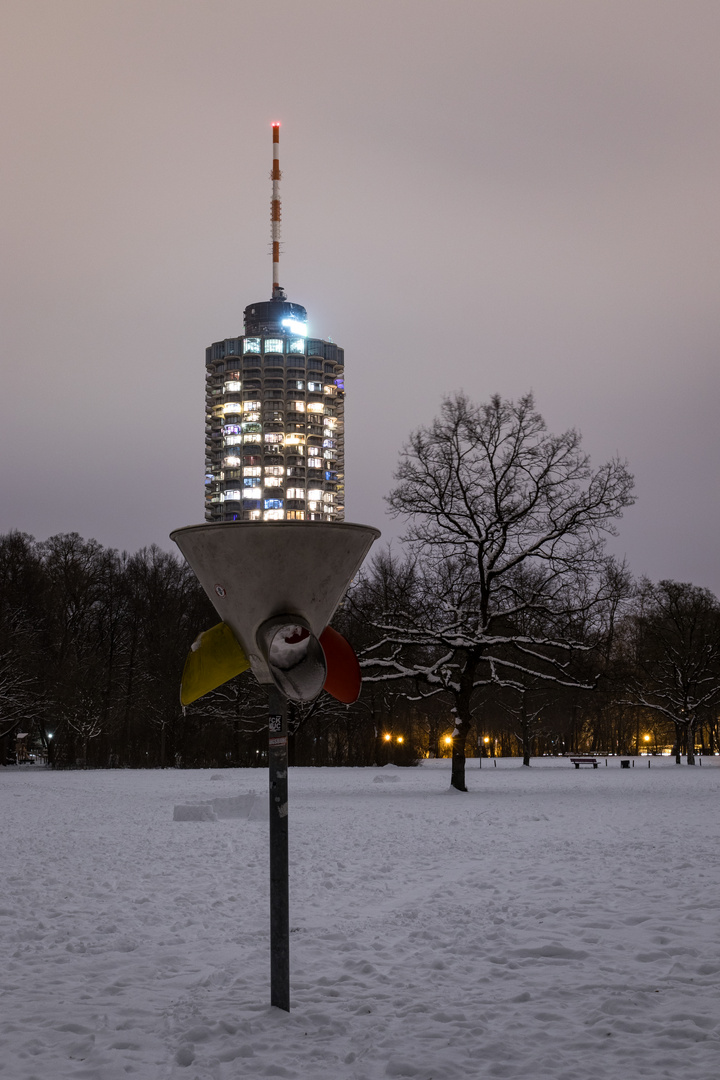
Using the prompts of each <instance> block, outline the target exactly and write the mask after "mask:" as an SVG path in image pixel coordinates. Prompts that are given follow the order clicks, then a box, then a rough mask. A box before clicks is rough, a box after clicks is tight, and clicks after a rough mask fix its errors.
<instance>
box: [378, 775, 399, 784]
mask: <svg viewBox="0 0 720 1080" xmlns="http://www.w3.org/2000/svg"><path fill="white" fill-rule="evenodd" d="M399 779H400V778H399V777H398V776H373V784H397V782H398V780H399Z"/></svg>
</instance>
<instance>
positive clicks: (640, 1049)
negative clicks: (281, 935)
mask: <svg viewBox="0 0 720 1080" xmlns="http://www.w3.org/2000/svg"><path fill="white" fill-rule="evenodd" d="M718 760H720V759H712V760H708V759H705V762H704V764H703V766H702V767H701V768H698V767H696V768H694V769H693V768H687V767H686V766H683V767H678V766H675V764H674V763H673V761H672V759H662V760H661V759H652V767H651V768H650V769H648V767H647V761H638V762H636V766H635V767H634V768H631V769H628V770H625V769H621V768H620V765H619V761H618V760H617V759H611V761H610V763H609V765H608V766H607V767H605V766H601V767H600V768H598V769H597V770H593V769H581V770H579V771H576V770H575V769H574V768H572V767H571V765H570V764H569V763H568V762H566V761H551V760H541V761H537V762H535V763H534V767H533V768H532V769H523V768H522V767H521V766H520V764H519V762H517V761H501V762H499V763H498V767H497V768H488V767H487V766H488V764H489V763H488V762H487V761H486V762H485V765H484V767H483V768H482V770H478V768H477V761H474V762H472V764H471V768H469V770H468V786H469V787H470V788H471V791H470V792H469V794H467V795H461V794H459V793H457V792H454V791H451V790H450V789H449V778H450V772H449V763H448V762H445V761H438V762H432V763H426V764H425V765H423V766H421V767H419V768H415V769H395V768H393V767H387V768H385V769H293V770H291V771H290V844H291V856H290V857H291V883H290V902H291V927H292V935H291V948H292V951H291V986H292V1011H291V1012H290V1014H286V1013H283V1012H281V1011H279V1010H276V1009H272V1008H270V1006H269V1005H268V1000H269V943H268V837H267V823H266V820H263V818H264V817H265V814H264V798H265V788H266V784H267V774H266V772H264V771H260V770H257V771H252V770H232V771H223V772H211V771H209V770H203V771H187V772H185V771H148V772H130V771H117V772H60V773H53V772H50V771H47V770H44V769H41V768H33V767H25V768H6V769H0V811H1V819H0V820H1V821H2V830H1V832H0V867H1V871H0V873H1V887H0V950H1V952H0V1080H65V1078H73V1080H75V1078H84V1080H87V1078H91V1080H120V1078H127V1077H133V1076H134V1077H137V1078H138V1080H166V1078H168V1080H169V1078H172V1080H176V1078H177V1080H231V1078H232V1080H241V1078H250V1080H254V1078H256V1077H258V1078H259V1077H298V1078H302V1080H346V1078H347V1080H376V1078H377V1080H380V1078H385V1077H412V1078H415V1080H453V1078H455V1077H463V1078H474V1077H510V1078H518V1080H519V1078H523V1080H535V1078H541V1077H552V1078H553V1080H582V1078H588V1080H589V1078H592V1080H604V1078H617V1080H635V1078H637V1077H651V1078H653V1080H658V1078H662V1077H672V1078H674V1080H716V1078H717V1077H718V1075H720V918H719V908H720V892H719V886H720V851H719V848H718V803H719V799H720V768H719V767H718V764H717V763H718ZM252 790H255V791H256V792H258V793H261V794H262V796H263V799H262V802H258V803H256V804H255V805H254V809H253V808H249V807H248V805H247V804H244V805H241V804H240V803H236V804H234V812H235V813H237V814H242V816H235V817H229V816H224V815H227V814H228V813H231V812H233V804H232V803H228V802H225V803H222V802H218V803H216V804H215V807H216V810H218V815H217V820H210V821H174V820H173V810H174V807H175V806H177V805H179V804H199V803H203V802H208V803H209V802H211V801H213V800H218V799H225V800H228V799H233V798H235V797H237V796H239V795H246V794H247V793H248V792H250V791H252ZM250 801H251V800H247V803H249V802H250ZM238 807H239V809H238ZM258 811H259V812H258Z"/></svg>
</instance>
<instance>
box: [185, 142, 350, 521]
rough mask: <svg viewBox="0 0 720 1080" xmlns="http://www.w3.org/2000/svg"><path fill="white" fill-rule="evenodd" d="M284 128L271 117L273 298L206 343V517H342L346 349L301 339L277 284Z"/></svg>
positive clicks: (297, 314)
mask: <svg viewBox="0 0 720 1080" xmlns="http://www.w3.org/2000/svg"><path fill="white" fill-rule="evenodd" d="M279 131H280V125H279V124H273V170H272V173H271V177H272V185H273V194H272V204H271V214H270V218H271V229H272V233H271V235H272V260H273V287H272V299H270V300H267V301H260V302H258V303H255V304H249V305H248V306H247V307H246V308H245V326H244V334H242V335H240V336H238V337H233V338H226V339H225V340H223V341H216V342H215V343H214V344H213V345H211V346H210V347H209V348H208V349H206V356H205V368H206V395H205V401H206V410H205V519H206V520H207V521H343V520H344V517H345V462H344V450H345V447H344V397H345V383H344V353H343V350H342V349H340V348H338V346H337V345H336V344H335V343H334V342H331V341H322V340H320V339H318V338H309V337H308V336H307V312H306V311H305V308H304V307H302V306H301V305H300V304H292V303H290V302H288V301H287V300H286V299H285V293H284V291H283V289H282V287H281V286H280V284H279V273H278V266H279V257H280V239H279V237H280V193H279V183H280V162H279V152H278V151H279Z"/></svg>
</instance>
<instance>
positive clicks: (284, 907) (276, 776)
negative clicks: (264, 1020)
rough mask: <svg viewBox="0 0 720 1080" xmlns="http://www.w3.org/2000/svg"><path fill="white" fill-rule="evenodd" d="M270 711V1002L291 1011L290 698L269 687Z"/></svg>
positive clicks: (273, 687) (275, 688)
mask: <svg viewBox="0 0 720 1080" xmlns="http://www.w3.org/2000/svg"><path fill="white" fill-rule="evenodd" d="M268 705H269V710H270V723H269V738H268V764H269V773H270V1004H271V1005H275V1006H276V1007H277V1008H278V1009H284V1010H285V1012H290V906H289V889H288V728H287V699H286V698H285V696H284V695H283V694H282V693H281V692H280V691H279V690H278V689H277V687H275V686H269V687H268Z"/></svg>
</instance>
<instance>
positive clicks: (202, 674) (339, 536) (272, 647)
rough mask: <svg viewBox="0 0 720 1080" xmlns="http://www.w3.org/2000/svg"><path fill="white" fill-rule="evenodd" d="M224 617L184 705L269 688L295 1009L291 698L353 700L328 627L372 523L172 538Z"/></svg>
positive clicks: (278, 873) (277, 893)
mask: <svg viewBox="0 0 720 1080" xmlns="http://www.w3.org/2000/svg"><path fill="white" fill-rule="evenodd" d="M170 535H171V538H172V539H173V540H174V541H175V543H176V544H177V545H178V547H179V548H180V550H181V552H182V553H183V555H184V556H185V558H186V559H187V561H188V563H189V564H190V566H191V567H192V569H193V570H194V571H195V574H196V575H197V578H198V580H199V582H200V584H201V585H202V587H203V589H204V590H205V592H206V593H207V595H208V597H209V598H210V600H211V602H212V604H213V606H214V608H215V610H216V611H217V613H218V615H219V616H220V618H221V619H222V622H221V623H220V624H219V626H216V627H213V628H212V629H211V630H208V631H206V632H205V633H204V634H201V635H200V637H199V638H198V639H197V641H196V642H194V644H193V648H192V649H191V652H190V655H189V657H188V661H187V663H186V665H185V671H184V672H183V686H182V689H181V700H182V701H183V703H186V702H191V701H193V700H195V699H196V698H198V697H200V696H201V695H202V694H204V693H207V692H208V691H210V690H212V689H214V688H215V687H217V686H220V685H221V684H222V683H223V682H225V681H226V680H227V679H229V678H232V677H233V676H235V675H237V674H239V673H240V672H242V671H243V670H245V669H246V668H247V667H248V666H250V667H251V668H252V670H253V673H254V675H255V677H256V678H257V680H258V682H260V683H264V684H266V685H268V688H269V713H270V715H269V722H268V732H269V737H268V764H269V781H270V1000H271V1004H273V1005H276V1006H277V1007H278V1008H280V1009H285V1010H286V1011H287V1010H289V1008H290V962H289V956H290V922H289V902H288V779H287V777H288V768H287V765H288V727H287V699H288V698H290V699H291V700H293V701H312V700H313V699H314V698H316V697H317V695H318V694H319V693H320V691H321V690H322V689H323V687H324V688H325V689H326V690H327V691H328V693H330V694H332V695H333V696H334V697H336V698H337V699H338V700H339V701H342V702H346V703H351V702H353V701H354V700H355V699H356V697H357V695H358V693H359V690H360V669H359V666H358V662H357V658H356V657H355V654H354V652H353V650H352V648H351V646H350V644H349V643H348V642H347V641H346V640H345V639H344V638H343V637H342V635H341V634H339V633H338V632H337V631H336V630H334V629H333V628H332V627H331V626H328V623H329V622H330V619H331V618H332V616H333V614H334V612H335V610H336V608H337V606H338V604H339V603H340V601H341V599H342V597H343V595H344V593H345V590H346V589H347V587H348V585H349V584H350V581H351V580H352V578H353V576H354V575H355V573H356V572H357V570H358V569H359V567H360V565H361V563H362V561H363V559H364V558H365V556H366V554H367V552H368V551H369V549H370V545H371V544H372V543H373V541H374V540H375V539H377V537H378V536H379V535H380V533H379V531H378V530H377V529H373V528H370V527H369V526H367V525H352V524H345V523H340V522H279V521H278V522H275V521H273V522H250V521H248V522H245V521H243V522H227V523H225V522H222V523H220V522H218V523H214V524H208V525H190V526H188V527H187V528H184V529H177V530H176V531H175V532H173V533H171V534H170Z"/></svg>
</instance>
